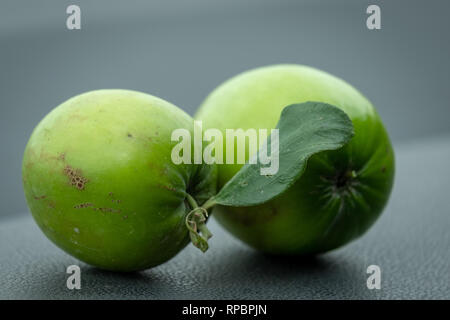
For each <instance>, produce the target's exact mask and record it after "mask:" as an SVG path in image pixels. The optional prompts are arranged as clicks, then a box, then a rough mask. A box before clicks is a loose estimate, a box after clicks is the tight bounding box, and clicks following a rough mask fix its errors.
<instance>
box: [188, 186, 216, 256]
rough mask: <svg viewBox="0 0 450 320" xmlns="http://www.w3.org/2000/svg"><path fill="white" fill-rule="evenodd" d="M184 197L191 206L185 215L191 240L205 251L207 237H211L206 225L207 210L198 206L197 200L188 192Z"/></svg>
mask: <svg viewBox="0 0 450 320" xmlns="http://www.w3.org/2000/svg"><path fill="white" fill-rule="evenodd" d="M186 199H187V202H188V203H189V206H190V207H191V208H192V210H191V211H190V212H189V213H188V214H187V215H186V220H185V223H186V227H187V228H188V230H189V236H190V238H191V242H192V243H193V244H194V246H196V247H197V248H199V249H200V250H202V251H203V252H205V251H206V250H208V248H209V245H208V239H209V238H211V237H212V233H211V232H210V231H209V229H208V228H207V227H206V218H207V217H208V211H207V210H206V209H205V208H204V207H199V206H198V204H197V201H195V199H194V198H193V197H192V196H191V195H190V194H186ZM200 233H201V235H200Z"/></svg>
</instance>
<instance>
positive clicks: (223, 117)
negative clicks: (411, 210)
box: [22, 65, 394, 271]
mask: <svg viewBox="0 0 450 320" xmlns="http://www.w3.org/2000/svg"><path fill="white" fill-rule="evenodd" d="M306 101H317V102H323V103H327V104H330V105H334V106H336V107H338V108H339V109H341V110H343V111H344V112H345V114H346V115H348V117H349V118H350V119H351V123H352V124H353V129H354V136H353V138H352V139H351V140H350V142H348V143H347V144H345V145H344V146H343V147H342V148H339V149H338V150H329V151H323V152H318V153H316V154H314V155H312V156H311V157H310V158H309V160H308V163H307V168H306V170H304V172H302V175H301V177H300V178H299V179H298V180H296V181H293V182H292V184H290V185H289V187H288V188H287V189H286V190H285V191H283V192H281V194H280V195H278V196H276V197H274V198H273V199H271V200H270V201H267V202H264V203H262V204H258V205H250V206H234V205H228V206H223V205H220V201H216V202H215V201H212V202H211V199H214V197H215V196H216V195H217V193H218V191H219V190H221V189H223V188H224V187H225V186H226V184H227V182H229V181H230V180H231V179H232V178H233V177H234V176H236V174H237V173H238V172H239V170H241V169H242V164H220V165H217V166H213V165H208V164H179V165H176V164H174V163H173V161H172V160H171V151H172V148H173V146H174V143H175V142H172V141H171V134H172V132H173V131H174V130H175V129H178V128H187V129H189V130H190V131H191V132H193V119H192V118H191V117H190V116H189V115H187V114H186V113H185V112H183V111H182V110H181V109H179V108H177V107H176V106H174V105H172V104H170V103H168V102H166V101H164V100H162V99H159V98H156V97H153V96H150V95H147V94H143V93H139V92H134V91H127V90H99V91H93V92H89V93H85V94H82V95H79V96H76V97H74V98H71V99H69V100H68V101H66V102H64V103H63V104H61V105H60V106H59V107H57V108H55V109H54V110H53V111H51V112H50V113H49V114H48V115H47V116H46V117H45V118H44V119H43V120H42V121H41V122H40V123H39V125H38V126H37V127H36V129H35V130H34V132H33V134H32V136H31V138H30V140H29V142H28V145H27V147H26V150H25V154H24V159H23V170H22V171H23V184H24V190H25V195H26V199H27V202H28V205H29V207H30V210H31V212H32V214H33V217H34V219H35V220H36V222H37V224H38V225H39V227H40V228H41V229H42V231H43V232H44V233H45V235H46V236H47V237H48V238H50V240H52V241H53V242H54V243H55V244H56V245H58V246H59V247H60V248H62V249H63V250H65V251H66V252H68V253H69V254H71V255H73V256H75V257H77V258H78V259H80V260H82V261H84V262H86V263H88V264H91V265H94V266H97V267H99V268H103V269H108V270H117V271H133V270H143V269H146V268H150V267H153V266H156V265H159V264H161V263H163V262H165V261H167V260H169V259H170V258H172V257H173V256H174V255H176V254H177V253H178V252H179V251H180V250H181V249H182V248H184V247H185V246H186V245H187V244H188V243H189V235H191V240H192V241H193V242H196V241H200V242H202V241H203V240H204V239H205V238H207V237H208V236H209V234H208V231H207V229H206V227H205V226H204V223H205V221H204V220H205V218H206V216H207V214H206V212H205V210H204V209H201V208H200V209H199V208H198V207H197V206H198V204H200V205H203V204H205V202H208V201H207V200H208V199H210V200H209V202H208V203H211V204H217V205H215V206H214V216H215V217H216V218H217V220H218V221H219V222H220V223H221V224H222V225H223V226H224V227H225V228H226V229H227V230H229V231H230V232H231V233H232V234H234V235H235V236H236V237H238V238H239V239H241V240H243V241H244V242H246V243H248V244H249V245H251V246H252V247H254V248H256V249H259V250H261V251H264V252H268V253H274V254H287V255H295V254H315V253H321V252H325V251H329V250H332V249H334V248H337V247H339V246H342V245H344V244H345V243H348V242H349V241H351V240H353V239H355V238H357V237H358V236H360V235H362V234H363V233H364V232H365V231H366V230H367V229H368V228H369V227H370V226H371V225H372V224H373V223H374V221H375V220H376V219H377V217H378V216H379V215H380V213H381V212H382V210H383V208H384V206H385V204H386V202H387V200H388V198H389V195H390V191H391V187H392V183H393V177H394V154H393V150H392V146H391V143H390V141H389V137H388V135H387V133H386V130H385V128H384V127H383V124H382V122H381V120H380V118H379V116H378V114H377V113H376V111H375V109H374V108H373V106H372V105H371V103H370V102H369V101H368V100H367V99H366V98H365V97H364V96H362V95H361V94H360V93H359V92H358V91H357V90H355V89H354V88H353V87H351V86H350V85H349V84H347V83H346V82H344V81H342V80H340V79H338V78H336V77H333V76H331V75H329V74H327V73H325V72H322V71H319V70H316V69H313V68H309V67H305V66H298V65H277V66H269V67H263V68H259V69H255V70H251V71H248V72H245V73H243V74H240V75H238V76H236V77H234V78H232V79H230V80H228V81H226V82H225V83H224V84H222V85H221V86H219V87H218V88H217V89H216V90H214V91H213V92H212V93H211V94H210V95H209V96H208V97H207V98H206V100H205V101H204V103H203V104H202V106H201V107H200V109H199V111H198V113H197V115H196V119H198V120H202V121H203V127H204V128H217V129H219V130H221V131H222V132H224V133H225V130H226V129H237V128H242V129H249V128H254V129H273V128H275V126H276V125H277V121H278V120H279V119H280V114H281V113H282V110H283V109H284V108H285V107H286V106H288V105H291V104H296V103H302V102H306ZM287 117H288V116H287V115H286V118H287ZM280 121H281V120H280ZM280 134H282V133H280ZM330 149H332V148H330ZM323 150H326V149H323ZM305 159H306V158H305ZM282 161H283V159H282V158H281V159H280V163H281V164H282ZM305 161H306V160H305ZM299 170H300V169H299ZM261 191H264V190H262V189H261ZM211 207H212V205H206V208H207V209H209V211H211V210H210V209H211ZM188 215H191V217H189V216H188ZM190 223H192V224H190ZM189 230H190V231H191V232H189ZM201 232H203V236H200V235H199V234H200V233H201ZM197 233H198V234H197ZM196 244H197V245H198V246H201V245H202V243H196Z"/></svg>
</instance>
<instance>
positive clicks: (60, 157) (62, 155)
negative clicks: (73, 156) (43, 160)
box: [58, 152, 66, 161]
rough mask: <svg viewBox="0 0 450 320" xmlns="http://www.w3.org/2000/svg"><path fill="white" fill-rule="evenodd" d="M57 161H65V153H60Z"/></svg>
mask: <svg viewBox="0 0 450 320" xmlns="http://www.w3.org/2000/svg"><path fill="white" fill-rule="evenodd" d="M58 160H61V161H65V160H66V153H65V152H63V153H60V154H59V156H58Z"/></svg>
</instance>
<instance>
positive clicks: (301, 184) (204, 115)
mask: <svg viewBox="0 0 450 320" xmlns="http://www.w3.org/2000/svg"><path fill="white" fill-rule="evenodd" d="M306 101H318V102H323V103H329V104H332V105H335V106H337V107H339V108H341V109H342V110H343V111H345V112H346V113H347V114H348V116H349V117H350V119H351V120H352V122H353V126H354V131H355V135H354V137H353V138H352V140H351V141H350V142H349V143H348V144H347V145H346V146H345V147H343V148H341V149H339V150H335V151H326V152H321V153H319V154H317V155H315V156H313V157H312V158H311V159H310V160H309V161H308V164H307V168H306V171H305V172H304V174H303V175H302V176H301V178H300V179H299V180H298V181H297V182H296V183H295V184H294V185H293V186H291V187H290V188H289V189H288V190H287V191H286V192H284V193H283V194H281V195H279V196H278V197H276V198H275V199H273V200H271V201H269V202H268V203H265V204H262V205H258V206H253V207H241V208H234V207H220V206H218V207H216V208H215V210H214V216H215V217H216V218H217V220H218V221H219V222H220V223H221V224H222V225H223V226H224V227H225V228H226V229H228V230H229V231H230V232H231V233H232V234H234V235H235V236H236V237H238V238H239V239H241V240H243V241H244V242H246V243H247V244H249V245H251V246H253V247H254V248H257V249H259V250H262V251H265V252H268V253H275V254H315V253H321V252H325V251H328V250H332V249H334V248H337V247H339V246H342V245H344V244H346V243H348V242H349V241H351V240H353V239H355V238H357V237H359V236H361V235H362V234H363V233H364V232H365V231H366V230H367V229H368V228H369V227H370V226H371V225H372V224H373V223H374V222H375V220H376V219H377V218H378V216H379V215H380V213H381V212H382V210H383V208H384V206H385V205H386V202H387V201H388V198H389V195H390V192H391V188H392V184H393V178H394V153H393V150H392V146H391V143H390V141H389V137H388V134H387V132H386V130H385V128H384V126H383V124H382V122H381V120H380V117H379V115H378V114H377V112H376V111H375V109H374V107H373V106H372V104H371V103H370V102H369V101H368V100H367V99H366V98H365V97H364V96H363V95H361V94H360V93H359V92H358V91H357V90H356V89H354V88H353V87H352V86H350V85H349V84H347V83H346V82H344V81H342V80H340V79H338V78H336V77H334V76H332V75H330V74H328V73H325V72H323V71H320V70H317V69H314V68H310V67H306V66H299V65H275V66H268V67H263V68H259V69H255V70H251V71H247V72H244V73H242V74H240V75H238V76H236V77H234V78H232V79H230V80H228V81H226V82H225V83H224V84H222V85H221V86H219V87H218V88H217V89H215V90H214V91H213V92H212V93H211V94H210V95H209V96H208V97H207V98H206V100H205V101H204V103H203V104H202V106H201V107H200V109H199V111H198V114H197V116H196V118H197V119H198V120H202V121H203V127H204V128H218V129H220V130H222V132H225V129H237V128H242V129H244V130H245V129H249V128H254V129H272V128H275V126H276V124H277V121H278V119H279V118H280V114H281V111H282V109H283V108H284V107H285V106H288V105H290V104H295V103H302V102H306ZM269 132H270V131H269ZM225 153H226V151H225ZM281 161H283V159H280V162H281ZM241 167H242V165H240V164H233V165H230V164H223V165H219V186H218V187H219V188H221V187H222V186H223V185H224V184H225V183H226V182H227V181H228V180H230V179H231V177H233V175H235V174H236V173H237V171H238V170H239V169H240V168H241Z"/></svg>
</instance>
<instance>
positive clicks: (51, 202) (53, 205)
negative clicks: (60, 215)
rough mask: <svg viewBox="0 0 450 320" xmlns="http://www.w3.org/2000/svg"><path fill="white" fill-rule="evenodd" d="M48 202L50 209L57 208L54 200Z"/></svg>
mask: <svg viewBox="0 0 450 320" xmlns="http://www.w3.org/2000/svg"><path fill="white" fill-rule="evenodd" d="M47 204H48V207H49V208H50V209H55V203H54V202H53V201H49V202H48V203H47Z"/></svg>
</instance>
